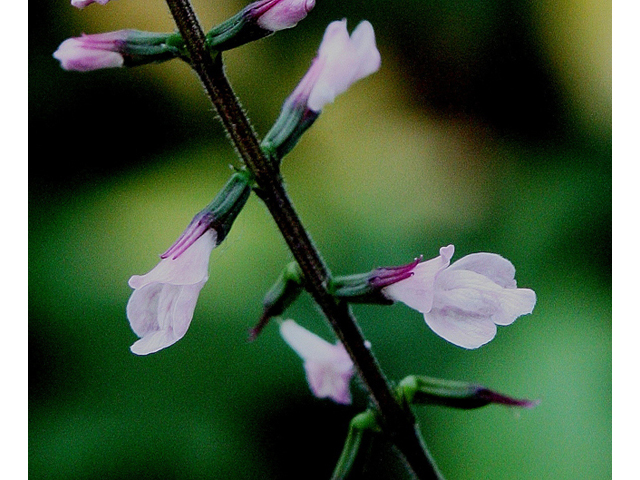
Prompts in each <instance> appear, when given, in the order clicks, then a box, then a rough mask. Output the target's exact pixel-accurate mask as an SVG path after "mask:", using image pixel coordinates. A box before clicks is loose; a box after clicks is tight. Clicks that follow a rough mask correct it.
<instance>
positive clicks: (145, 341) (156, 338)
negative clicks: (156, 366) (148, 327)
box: [131, 330, 181, 355]
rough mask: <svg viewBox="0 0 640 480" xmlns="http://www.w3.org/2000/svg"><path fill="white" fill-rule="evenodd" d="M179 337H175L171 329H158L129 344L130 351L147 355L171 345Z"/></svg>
mask: <svg viewBox="0 0 640 480" xmlns="http://www.w3.org/2000/svg"><path fill="white" fill-rule="evenodd" d="M180 338H181V337H176V336H175V335H174V334H173V332H172V331H171V330H158V331H157V332H153V333H152V334H150V335H147V336H146V337H142V338H141V339H140V340H138V341H137V342H136V343H134V344H133V345H131V352H132V353H135V354H136V355H149V354H150V353H155V352H157V351H159V350H162V349H163V348H166V347H169V346H171V345H173V344H174V343H176V342H177V341H178V340H180Z"/></svg>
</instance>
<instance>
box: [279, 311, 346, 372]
mask: <svg viewBox="0 0 640 480" xmlns="http://www.w3.org/2000/svg"><path fill="white" fill-rule="evenodd" d="M280 334H281V335H282V338H284V341H285V342H287V344H288V345H289V346H290V347H291V348H292V349H293V350H295V352H296V353H297V354H298V355H299V356H300V358H302V359H303V360H310V361H314V362H320V363H322V362H329V361H331V360H333V359H334V358H335V348H334V347H335V345H333V344H331V343H329V342H327V341H326V340H324V339H323V338H321V337H319V336H318V335H316V334H315V333H312V332H310V331H309V330H307V329H306V328H304V327H301V326H300V325H298V324H297V323H296V322H294V321H293V320H285V321H283V322H282V324H281V325H280Z"/></svg>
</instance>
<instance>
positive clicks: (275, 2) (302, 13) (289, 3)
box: [245, 0, 316, 32]
mask: <svg viewBox="0 0 640 480" xmlns="http://www.w3.org/2000/svg"><path fill="white" fill-rule="evenodd" d="M315 4H316V2H315V0H260V1H258V2H255V3H253V4H251V5H249V6H248V7H247V8H246V9H245V11H246V15H247V18H251V19H253V20H254V21H255V22H256V23H257V24H258V25H259V26H260V27H262V28H264V29H265V30H269V31H271V32H277V31H279V30H284V29H285V28H292V27H295V26H296V25H297V23H298V22H299V21H300V20H302V19H304V18H305V17H306V16H307V14H308V13H309V12H310V11H311V10H312V9H313V7H314V6H315Z"/></svg>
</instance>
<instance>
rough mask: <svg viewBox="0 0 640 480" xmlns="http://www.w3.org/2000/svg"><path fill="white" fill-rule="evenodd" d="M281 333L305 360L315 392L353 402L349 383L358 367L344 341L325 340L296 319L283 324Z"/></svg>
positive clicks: (317, 394) (344, 401) (333, 398)
mask: <svg viewBox="0 0 640 480" xmlns="http://www.w3.org/2000/svg"><path fill="white" fill-rule="evenodd" d="M280 334H281V335H282V338H283V339H284V341H285V342H287V344H288V345H289V346H290V347H291V348H292V349H293V350H295V352H296V353H297V354H298V355H299V356H300V358H302V360H304V370H305V372H306V375H307V381H308V382H309V387H311V391H312V392H313V394H314V395H315V396H316V397H318V398H330V399H331V400H333V401H334V402H337V403H341V404H344V405H349V404H350V403H351V392H350V391H349V383H350V382H351V377H353V374H354V370H353V361H352V360H351V358H350V357H349V354H348V353H347V351H346V350H345V348H344V346H343V345H342V344H341V343H340V342H338V343H336V344H335V345H333V344H331V343H329V342H327V341H326V340H323V339H322V338H320V337H319V336H317V335H316V334H314V333H311V332H310V331H309V330H307V329H306V328H304V327H301V326H300V325H298V324H297V323H296V322H294V321H293V320H285V321H283V322H282V323H281V324H280Z"/></svg>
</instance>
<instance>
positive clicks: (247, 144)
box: [167, 0, 441, 479]
mask: <svg viewBox="0 0 640 480" xmlns="http://www.w3.org/2000/svg"><path fill="white" fill-rule="evenodd" d="M167 4H168V5H169V8H170V10H171V13H172V15H173V17H174V19H175V21H176V24H177V25H178V29H179V30H180V33H181V35H182V38H183V39H184V41H185V43H186V46H187V49H188V51H189V55H190V59H191V65H192V67H193V68H194V70H195V71H196V73H197V74H198V76H199V77H200V80H201V81H202V84H203V85H204V88H205V90H206V91H207V93H208V95H209V97H210V98H211V101H212V103H213V105H214V107H215V109H216V112H217V113H218V115H219V117H220V120H221V121H222V123H223V125H224V127H225V129H226V130H227V133H228V134H229V137H230V138H231V141H232V142H233V144H234V146H235V148H236V149H237V151H238V153H239V155H240V157H241V159H242V161H243V162H244V164H245V166H246V167H247V169H248V170H249V171H250V172H251V173H252V174H253V176H254V179H255V182H256V185H257V188H256V192H257V193H258V194H259V196H260V197H261V198H262V200H263V201H264V203H265V205H266V206H267V208H268V210H269V212H270V213H271V215H272V216H273V218H274V220H275V222H276V224H277V226H278V228H279V229H280V232H281V233H282V235H283V237H284V239H285V241H286V243H287V245H288V246H289V248H290V249H291V251H292V253H293V256H294V258H295V259H296V261H297V262H298V265H299V266H300V270H301V271H302V273H303V275H304V279H305V288H306V289H307V291H308V292H309V293H310V294H311V296H312V297H313V299H314V300H315V301H316V303H317V304H318V305H319V306H320V308H321V310H322V311H323V313H324V314H325V316H326V317H327V319H328V320H329V323H330V324H331V326H332V327H333V329H334V331H335V333H336V335H337V337H338V338H339V339H340V341H341V342H342V343H343V344H344V346H345V347H346V349H347V351H348V352H349V354H350V355H351V358H352V359H353V362H354V364H355V365H356V368H357V370H358V373H359V374H360V377H361V378H362V380H363V382H364V384H365V385H366V387H367V389H368V390H369V393H370V395H371V398H372V400H373V402H374V404H375V405H376V407H377V410H378V412H379V415H380V425H381V426H382V428H383V431H384V433H385V434H386V435H387V436H388V437H389V439H390V440H391V441H392V442H393V443H394V445H395V446H396V447H397V448H398V450H399V451H400V452H401V454H402V456H403V457H404V459H405V461H406V463H407V465H408V466H409V468H410V469H411V470H412V471H413V472H414V474H415V476H416V477H417V478H419V479H439V478H441V477H440V475H439V473H438V471H437V468H436V467H435V464H434V463H433V461H432V459H431V457H430V455H429V453H428V451H427V449H426V446H425V445H424V443H423V442H422V440H421V438H420V434H419V432H418V430H417V428H416V423H415V419H414V417H413V414H412V413H411V411H410V410H409V409H408V408H404V407H403V406H401V405H400V404H399V403H398V401H397V400H396V398H395V396H394V394H393V391H392V389H391V387H390V385H389V383H388V381H387V379H386V378H385V376H384V374H383V373H382V370H381V369H380V367H379V365H378V362H377V360H376V359H375V357H374V356H373V354H372V352H371V350H370V349H369V348H367V346H366V344H365V339H364V337H363V335H362V332H361V331H360V328H359V326H358V324H357V322H356V319H355V317H354V316H353V314H352V312H351V310H350V308H349V306H348V304H347V303H346V302H342V301H338V300H336V298H335V297H334V296H332V295H331V294H330V293H329V291H328V286H329V285H330V283H331V276H330V273H329V270H328V268H327V267H326V265H325V264H324V262H323V260H322V258H321V256H320V254H319V252H318V250H317V249H316V248H315V246H314V245H313V242H312V241H311V238H310V237H309V235H308V234H307V231H306V230H305V228H304V227H303V225H302V223H301V221H300V218H299V217H298V215H297V213H296V211H295V209H294V207H293V204H292V203H291V201H290V199H289V197H288V195H287V193H286V191H285V188H284V184H283V182H282V177H281V176H280V172H279V170H278V167H277V166H276V165H274V164H273V163H272V162H271V161H270V160H269V158H267V157H266V156H265V155H264V153H263V151H262V149H261V148H260V143H259V141H258V137H257V135H256V133H255V132H254V131H253V128H252V127H251V125H250V123H249V121H248V119H247V117H246V115H245V114H244V112H243V110H242V107H241V106H240V104H239V102H238V99H237V97H236V96H235V94H234V92H233V90H232V89H231V86H230V85H229V82H228V80H227V78H226V76H225V74H224V70H223V66H222V59H221V55H220V54H215V53H214V54H213V55H212V54H211V53H210V52H209V51H208V49H207V47H206V44H205V35H204V32H203V30H202V28H201V26H200V24H199V22H198V20H197V18H196V15H195V13H194V11H193V8H192V7H191V4H190V2H189V0H167Z"/></svg>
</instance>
